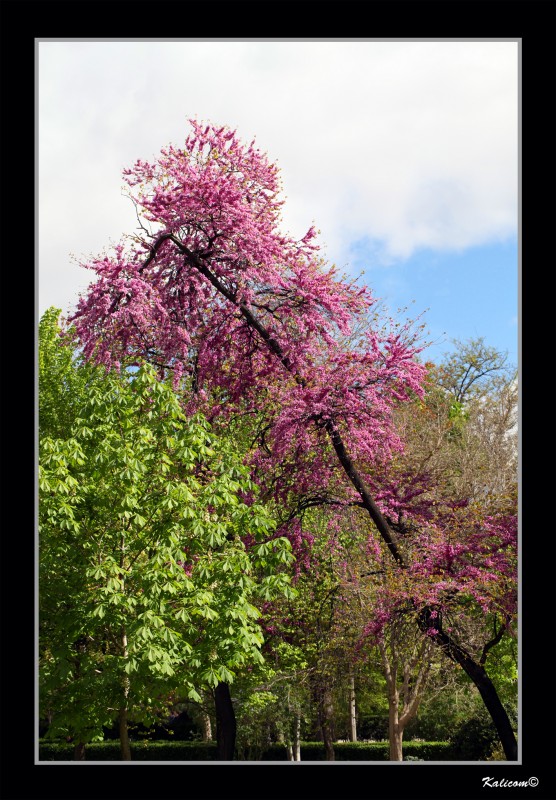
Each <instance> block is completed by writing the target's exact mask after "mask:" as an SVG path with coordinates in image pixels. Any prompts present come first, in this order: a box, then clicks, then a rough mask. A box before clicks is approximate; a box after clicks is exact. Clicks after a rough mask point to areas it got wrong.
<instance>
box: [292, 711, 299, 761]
mask: <svg viewBox="0 0 556 800" xmlns="http://www.w3.org/2000/svg"><path fill="white" fill-rule="evenodd" d="M293 760H294V761H301V717H300V715H299V714H298V715H297V716H296V718H295V728H294V737H293Z"/></svg>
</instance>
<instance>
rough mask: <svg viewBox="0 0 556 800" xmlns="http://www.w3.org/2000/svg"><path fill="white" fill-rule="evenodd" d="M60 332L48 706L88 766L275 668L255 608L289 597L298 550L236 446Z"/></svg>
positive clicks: (47, 423)
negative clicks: (168, 716)
mask: <svg viewBox="0 0 556 800" xmlns="http://www.w3.org/2000/svg"><path fill="white" fill-rule="evenodd" d="M53 321H54V312H51V313H50V312H49V313H48V314H47V316H46V317H45V318H43V320H42V321H41V324H42V328H41V331H40V334H41V342H40V344H41V354H42V360H41V372H40V375H41V376H42V385H41V391H42V397H48V398H49V403H48V404H47V405H46V411H45V412H44V413H45V416H44V424H43V431H48V432H49V433H50V434H51V435H42V436H41V441H40V468H39V492H40V498H39V499H40V504H39V537H40V548H39V550H40V557H39V564H40V593H39V608H40V683H41V707H42V709H43V713H44V714H45V715H46V714H47V713H48V715H49V717H50V719H51V726H50V735H54V736H55V735H66V736H71V737H72V738H73V740H74V741H75V742H76V744H77V747H78V748H79V749H80V751H81V752H82V750H83V746H84V744H85V743H87V742H89V741H92V740H93V739H95V738H99V737H100V736H101V733H102V727H103V726H105V725H109V724H112V723H113V722H114V721H115V720H116V719H118V720H119V723H120V740H121V744H122V758H124V759H129V758H130V757H131V756H130V746H129V737H128V720H130V719H133V720H134V721H139V722H143V723H144V724H150V723H152V722H153V721H154V720H155V718H156V715H157V712H158V711H159V709H160V707H161V706H163V705H164V702H165V699H166V698H168V697H169V696H170V695H171V694H172V693H173V694H174V695H175V694H176V693H178V694H179V695H181V696H183V697H187V698H190V699H191V700H197V701H199V700H200V699H201V698H200V695H199V690H200V689H202V688H211V687H212V688H215V687H217V686H218V685H219V684H221V683H225V684H229V683H231V682H232V681H233V680H234V678H235V675H236V673H237V671H238V670H240V669H241V668H243V667H244V666H245V665H247V664H252V663H258V662H261V661H262V656H261V653H260V650H261V646H262V644H263V636H262V633H261V628H260V625H259V624H258V618H259V616H260V612H259V610H258V607H257V606H258V604H259V603H260V602H262V601H263V598H264V599H265V600H268V599H269V598H274V597H276V596H278V595H281V594H284V593H285V594H288V592H290V591H291V590H290V588H289V578H288V575H287V571H286V570H285V569H284V568H285V567H286V566H287V565H288V563H289V561H290V560H291V553H290V549H291V548H290V545H289V542H288V541H287V540H285V539H283V538H281V537H275V538H272V541H271V542H269V540H270V539H271V537H272V536H273V535H274V523H273V520H272V518H271V517H270V515H269V513H268V511H267V509H266V508H265V507H264V506H263V505H261V504H260V503H258V502H257V500H256V487H255V486H254V485H253V484H252V483H251V481H250V480H249V477H248V474H247V471H246V469H245V467H244V466H243V465H242V463H241V459H240V457H239V455H238V454H237V453H236V452H235V450H234V446H233V444H232V443H231V442H229V441H226V440H224V439H221V438H219V439H217V438H216V437H215V436H214V435H213V434H212V433H211V432H210V429H209V426H208V423H207V422H206V420H204V418H203V417H201V416H200V415H196V416H194V417H192V418H187V417H186V416H185V414H184V412H183V403H182V401H181V398H180V397H179V396H178V395H177V394H176V393H175V392H174V391H173V389H172V387H171V386H170V385H169V384H168V383H166V382H161V381H159V380H158V379H157V376H156V374H155V370H154V368H153V367H151V366H148V365H145V366H143V367H141V368H140V369H139V370H138V371H137V372H136V373H134V374H129V373H128V372H123V373H122V374H117V373H115V372H112V373H109V374H106V373H105V372H104V370H98V369H94V370H92V369H91V368H90V367H83V366H82V365H80V362H79V359H75V358H74V356H73V355H72V356H71V357H70V358H69V360H68V355H67V350H66V349H64V348H65V347H66V348H67V347H68V346H69V345H68V344H66V345H58V344H57V342H56V340H55V339H54V337H55V336H57V331H56V327H55V325H54V324H53ZM43 345H44V347H43ZM81 369H85V370H86V372H85V374H81V372H80V370H81ZM76 373H78V374H77V375H76ZM46 376H48V378H47V377H46ZM60 384H61V385H60ZM68 396H69V397H70V398H71V399H68ZM66 399H67V400H68V401H67V402H66ZM52 434H63V435H59V436H55V435H52ZM246 535H249V537H250V538H251V540H252V541H253V542H254V544H253V545H252V547H251V548H250V550H249V551H247V549H246V547H245V545H244V543H243V537H245V536H246Z"/></svg>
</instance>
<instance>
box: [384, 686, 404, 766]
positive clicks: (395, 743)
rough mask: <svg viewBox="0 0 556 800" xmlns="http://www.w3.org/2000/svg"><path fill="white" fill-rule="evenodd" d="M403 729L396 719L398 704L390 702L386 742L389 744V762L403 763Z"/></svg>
mask: <svg viewBox="0 0 556 800" xmlns="http://www.w3.org/2000/svg"><path fill="white" fill-rule="evenodd" d="M402 739H403V729H402V728H401V727H400V724H399V719H398V702H397V701H392V700H391V701H390V704H389V709H388V741H389V743H390V761H403V751H402Z"/></svg>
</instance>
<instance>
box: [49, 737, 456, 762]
mask: <svg viewBox="0 0 556 800" xmlns="http://www.w3.org/2000/svg"><path fill="white" fill-rule="evenodd" d="M388 750H389V748H388V742H337V743H336V744H335V745H334V751H335V754H336V760H337V761H388ZM404 757H405V758H407V759H408V760H419V761H449V760H451V748H450V745H449V744H448V743H447V742H407V744H405V745H404ZM131 758H132V761H216V760H217V748H216V742H187V741H158V742H157V741H148V740H145V741H142V742H132V743H131ZM287 758H288V754H287V749H286V747H285V746H284V745H278V744H276V745H271V746H270V747H268V748H266V750H265V751H264V752H263V754H262V759H261V760H262V761H287ZM39 760H40V761H73V744H71V743H67V742H46V741H40V742H39ZM85 760H86V761H119V760H120V745H119V742H116V741H107V742H96V743H92V744H88V745H87V747H86V748H85ZM301 760H302V761H324V760H325V751H324V745H323V743H322V742H303V743H302V745H301Z"/></svg>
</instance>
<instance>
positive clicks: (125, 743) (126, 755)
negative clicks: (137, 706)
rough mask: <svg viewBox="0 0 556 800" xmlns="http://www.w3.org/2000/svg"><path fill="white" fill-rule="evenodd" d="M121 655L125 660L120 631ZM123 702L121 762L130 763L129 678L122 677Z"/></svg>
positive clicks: (123, 632)
mask: <svg viewBox="0 0 556 800" xmlns="http://www.w3.org/2000/svg"><path fill="white" fill-rule="evenodd" d="M122 655H123V657H124V658H127V633H126V630H125V628H123V629H122ZM123 686H124V702H123V705H122V707H121V708H120V713H119V728H120V753H121V757H122V761H131V747H130V744H129V730H128V727H127V704H128V698H129V677H128V676H125V677H124V683H123Z"/></svg>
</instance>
